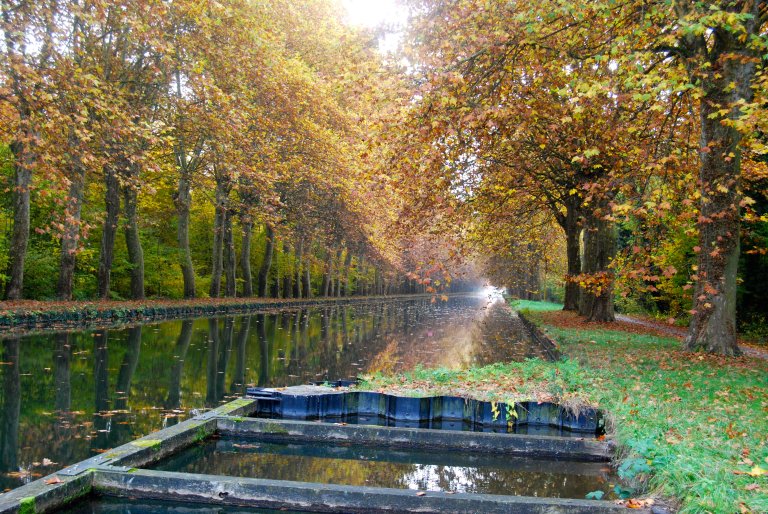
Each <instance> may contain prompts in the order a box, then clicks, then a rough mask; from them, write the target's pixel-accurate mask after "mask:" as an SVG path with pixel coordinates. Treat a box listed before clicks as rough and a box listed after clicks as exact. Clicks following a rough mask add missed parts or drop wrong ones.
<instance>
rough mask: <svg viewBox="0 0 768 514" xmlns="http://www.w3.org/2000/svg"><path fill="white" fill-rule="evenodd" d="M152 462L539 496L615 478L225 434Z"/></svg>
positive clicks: (602, 467) (191, 469) (502, 460)
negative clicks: (272, 440)
mask: <svg viewBox="0 0 768 514" xmlns="http://www.w3.org/2000/svg"><path fill="white" fill-rule="evenodd" d="M152 468H153V469H158V470H161V471H175V472H182V473H195V474H206V475H226V476H231V477H243V478H261V479H272V480H291V481H299V482H314V483H321V484H339V485H348V486H370V487H389V488H395V489H413V490H418V491H443V492H451V493H480V494H506V495H512V496H537V497H542V498H547V497H548V498H584V496H585V495H586V494H588V493H589V492H591V491H594V490H596V489H601V490H602V489H605V488H606V487H607V484H608V483H609V482H610V481H612V480H614V479H615V478H616V477H615V476H614V475H613V474H612V471H611V469H610V468H609V467H608V466H607V465H606V464H605V463H603V462H589V463H586V462H572V461H567V460H560V461H553V460H552V459H536V458H531V457H523V456H518V455H515V456H511V455H504V454H487V453H483V454H477V453H471V452H466V453H462V452H448V453H446V452H429V451H424V450H408V451H403V450H397V449H392V448H380V447H372V446H356V445H346V444H338V443H326V444H317V443H295V442H291V443H287V442H269V441H254V440H252V439H238V438H226V437H225V438H222V439H213V440H209V441H205V442H202V443H199V444H196V445H194V446H192V447H190V448H187V449H186V450H184V451H182V452H180V453H177V454H175V455H173V456H171V457H169V458H167V459H165V460H163V461H161V462H159V463H157V464H155V465H153V466H152ZM609 494H610V493H609Z"/></svg>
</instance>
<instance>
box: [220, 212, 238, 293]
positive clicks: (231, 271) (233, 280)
mask: <svg viewBox="0 0 768 514" xmlns="http://www.w3.org/2000/svg"><path fill="white" fill-rule="evenodd" d="M222 242H223V244H224V275H225V276H226V279H227V283H226V286H225V289H224V296H226V297H228V298H234V297H235V296H236V295H237V277H236V275H235V270H236V268H237V263H236V262H235V240H234V238H233V237H232V211H230V210H229V209H227V211H226V213H225V215H224V239H223V240H222Z"/></svg>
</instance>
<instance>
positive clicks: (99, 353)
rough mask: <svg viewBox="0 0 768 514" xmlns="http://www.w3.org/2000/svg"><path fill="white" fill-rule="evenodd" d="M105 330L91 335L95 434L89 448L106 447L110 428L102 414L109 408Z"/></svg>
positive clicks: (109, 420) (107, 418)
mask: <svg viewBox="0 0 768 514" xmlns="http://www.w3.org/2000/svg"><path fill="white" fill-rule="evenodd" d="M108 338H109V336H108V335H107V331H106V330H102V331H101V332H97V333H96V334H94V337H93V345H94V348H93V380H94V384H93V385H94V393H95V394H94V414H93V429H94V430H95V432H96V433H95V435H94V437H93V439H91V450H97V449H104V448H106V447H107V441H108V437H107V434H108V432H109V429H110V428H111V419H110V418H109V417H108V416H105V415H104V414H105V413H106V412H107V411H108V410H109V354H108V349H107V340H108Z"/></svg>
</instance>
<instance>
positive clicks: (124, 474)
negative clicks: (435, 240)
mask: <svg viewBox="0 0 768 514" xmlns="http://www.w3.org/2000/svg"><path fill="white" fill-rule="evenodd" d="M253 393H254V395H255V396H257V398H244V399H240V400H235V401H233V402H230V403H227V404H225V405H223V406H221V407H219V408H217V409H214V410H212V411H209V412H207V413H205V414H203V415H200V416H196V417H193V418H191V419H188V420H186V421H184V422H182V423H180V424H178V425H175V426H172V427H169V428H166V429H163V430H160V431H158V432H155V433H152V434H150V435H147V436H145V437H142V438H140V439H137V440H135V441H132V442H130V443H128V444H125V445H122V446H120V447H118V448H115V449H114V450H111V451H108V452H105V453H102V454H100V455H98V456H95V457H92V458H90V459H87V460H84V461H82V462H79V463H77V464H74V465H71V466H68V467H66V468H64V469H62V470H61V471H59V472H57V473H54V474H52V475H49V476H47V477H44V478H42V479H39V480H37V481H35V482H32V483H30V484H28V485H25V486H23V487H20V488H18V489H15V490H13V491H10V492H8V493H6V494H3V495H2V496H0V514H5V513H32V512H55V511H57V510H59V509H61V508H62V507H64V506H65V505H67V504H71V503H73V502H77V501H82V500H83V499H87V498H89V497H92V496H94V495H95V496H97V497H118V498H130V499H131V500H132V501H149V500H163V501H165V502H184V503H189V502H191V503H195V504H200V505H201V506H203V507H204V506H206V505H207V506H211V507H212V506H216V507H217V508H222V507H226V506H231V507H232V508H239V507H248V508H277V509H287V510H292V511H300V512H388V513H391V512H421V513H424V512H434V513H438V512H439V513H450V512H455V513H459V512H462V513H463V512H486V513H548V514H553V513H581V512H583V513H587V512H588V513H613V512H621V511H625V507H623V506H621V505H617V504H615V503H613V502H610V501H598V500H586V499H569V498H541V497H527V496H507V495H496V494H475V493H451V492H435V491H426V492H421V491H420V492H418V493H416V492H415V491H413V490H411V489H392V488H385V487H363V486H348V485H337V484H324V483H312V482H301V481H288V480H269V479H261V478H240V477H231V476H219V475H204V474H193V473H179V472H170V471H157V470H152V469H146V468H148V467H151V466H152V465H153V464H154V463H157V462H158V461H161V460H162V459H164V458H167V457H169V456H172V455H175V454H178V453H179V452H180V451H182V450H184V449H186V448H190V447H192V446H193V445H194V444H196V443H199V442H201V441H204V440H206V439H207V438H209V437H212V436H214V435H218V436H220V437H224V438H226V437H238V438H246V439H248V440H251V441H294V442H299V441H300V442H317V443H318V444H320V443H322V444H330V443H343V444H351V443H354V444H362V445H372V446H377V447H382V448H387V447H389V448H397V449H400V450H405V451H407V450H431V451H439V452H445V453H447V452H471V453H475V454H478V455H482V454H486V455H509V456H521V455H524V456H537V457H546V458H552V459H565V460H574V461H591V462H606V461H608V460H610V459H611V456H612V453H613V445H612V443H611V442H610V441H601V440H598V439H597V438H595V437H594V435H588V432H589V431H590V429H589V428H587V430H585V431H583V433H581V434H574V435H573V436H571V437H555V436H546V435H531V434H526V435H524V434H515V433H506V432H504V433H497V432H484V431H467V430H464V431H457V430H437V429H430V428H426V429H425V428H411V427H406V426H377V425H353V424H344V423H322V422H317V421H304V420H296V419H280V418H281V417H282V413H278V412H276V410H278V408H277V404H280V405H283V406H285V405H288V404H289V403H291V402H292V404H293V405H294V407H293V409H294V412H293V414H296V412H298V411H297V410H296V408H295V405H297V404H303V405H318V406H320V405H326V406H329V407H328V408H329V409H330V411H332V412H336V413H338V412H341V413H346V414H350V413H351V412H352V411H351V409H352V406H353V405H356V406H357V408H358V411H357V413H359V412H360V411H359V408H360V406H361V405H362V406H366V405H367V407H365V408H368V411H366V412H372V413H373V410H374V409H373V407H372V406H384V407H385V408H386V410H385V411H384V412H385V413H384V416H385V417H387V416H389V417H390V418H392V417H393V416H394V421H395V422H396V421H397V414H398V413H407V416H406V417H410V418H411V421H414V418H415V417H416V416H418V417H419V421H421V416H422V415H423V413H424V412H427V413H428V417H429V421H430V422H432V423H434V422H435V420H437V419H440V420H450V419H454V420H456V419H459V416H461V419H462V420H464V415H465V413H467V412H471V413H474V414H473V415H475V416H476V418H474V420H473V422H476V421H477V419H478V418H477V416H479V419H480V421H481V422H482V420H483V419H488V418H487V416H486V414H485V406H483V405H482V403H488V402H475V401H474V400H464V399H455V398H450V397H447V398H446V397H436V398H420V399H419V398H417V399H414V398H404V397H397V396H391V395H379V393H365V392H350V391H347V390H337V389H333V388H328V387H319V386H299V387H295V388H287V389H284V390H281V391H277V390H259V391H256V390H254V391H253ZM361 395H363V396H361ZM373 395H378V396H379V397H376V396H373ZM267 396H269V397H267ZM277 398H279V400H276V399H277ZM289 398H290V400H289ZM363 398H365V400H363ZM283 402H285V403H283ZM334 405H335V407H333V406H334ZM416 407H418V409H416ZM438 407H439V408H440V412H439V416H438V412H437V409H438ZM281 408H284V407H281ZM318 408H319V407H318ZM334 408H335V409H336V410H333V409H334ZM514 408H515V409H516V410H517V409H519V411H520V412H522V410H524V409H525V408H526V406H524V405H516V406H515V407H514ZM377 409H378V407H377ZM543 410H544V411H546V413H547V414H541V413H540V416H542V417H540V418H539V419H540V420H546V423H547V424H549V423H550V422H552V420H553V419H554V420H555V421H554V422H555V423H559V424H560V425H561V426H562V424H563V423H564V422H567V423H572V422H573V421H574V420H578V419H579V418H578V417H574V416H572V415H571V416H570V417H569V416H568V415H567V414H563V412H564V411H563V409H560V408H559V407H557V408H555V407H552V406H546V408H544V409H543ZM265 412H268V413H269V415H270V416H272V417H273V418H275V419H265V418H257V417H251V416H254V415H258V414H259V413H261V414H264V413H265ZM311 412H312V413H314V410H312V411H311ZM393 413H394V414H393ZM415 413H418V414H415ZM552 413H555V414H554V418H552V417H551V416H552V415H553V414H552ZM375 414H376V415H381V414H382V413H381V412H379V411H378V410H377V411H376V412H375ZM303 415H306V412H304V413H303ZM318 415H319V411H318ZM490 419H491V421H493V419H492V416H491V418H490ZM525 419H526V421H525V422H526V423H532V421H531V420H532V417H531V414H530V412H528V413H527V416H526V418H525ZM599 419H600V416H599V413H593V414H592V419H590V415H589V414H587V415H586V416H585V417H584V418H583V419H581V421H580V422H581V423H582V425H583V426H584V427H586V426H589V427H591V426H592V425H590V423H592V422H594V423H595V427H596V426H597V425H596V423H598V422H599ZM505 420H506V418H505ZM505 423H506V421H505ZM395 424H396V423H395ZM576 428H578V427H576ZM582 428H583V427H582ZM591 430H592V434H594V428H592V429H591ZM579 435H584V437H579ZM553 465H557V464H556V462H553ZM415 493H416V494H415Z"/></svg>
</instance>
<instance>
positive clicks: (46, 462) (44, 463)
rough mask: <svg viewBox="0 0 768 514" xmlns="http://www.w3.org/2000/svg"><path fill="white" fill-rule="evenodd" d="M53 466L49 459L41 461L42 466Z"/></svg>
mask: <svg viewBox="0 0 768 514" xmlns="http://www.w3.org/2000/svg"><path fill="white" fill-rule="evenodd" d="M54 464H56V463H55V462H53V461H52V460H51V459H48V458H44V459H43V466H53V465H54Z"/></svg>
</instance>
